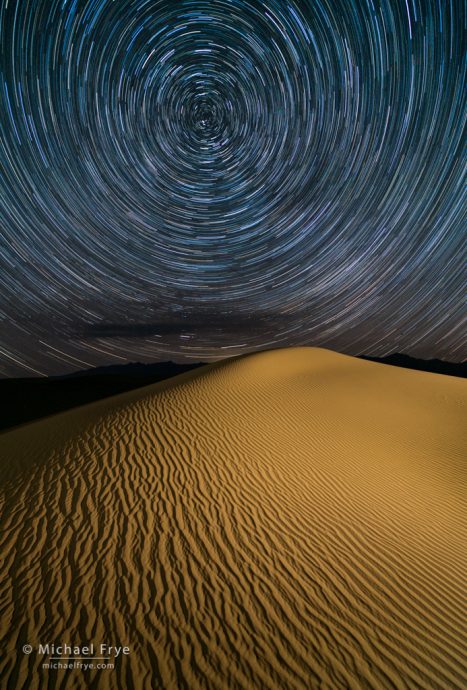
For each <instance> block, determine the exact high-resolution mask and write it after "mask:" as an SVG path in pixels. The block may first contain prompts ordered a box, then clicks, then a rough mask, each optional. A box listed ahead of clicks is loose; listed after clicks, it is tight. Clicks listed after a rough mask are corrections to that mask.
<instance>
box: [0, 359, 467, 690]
mask: <svg viewBox="0 0 467 690" xmlns="http://www.w3.org/2000/svg"><path fill="white" fill-rule="evenodd" d="M465 399H466V384H465V382H464V381H462V380H460V379H454V378H452V377H448V376H445V377H443V376H440V375H436V374H427V373H421V372H414V371H409V370H403V369H397V368H394V367H389V366H385V365H381V364H374V363H371V362H365V361H361V360H357V359H354V358H351V357H346V356H343V355H337V354H335V353H331V352H328V351H325V350H317V349H312V348H301V349H289V350H278V351H273V352H267V353H261V354H258V355H251V356H249V357H245V358H240V359H237V360H234V361H230V362H228V363H225V364H221V365H213V366H210V367H206V368H203V369H200V370H198V371H196V372H193V373H190V374H186V375H183V376H181V377H177V378H176V379H173V380H172V381H171V382H168V383H167V382H164V383H163V384H157V385H154V386H151V387H149V388H144V389H139V390H137V391H133V392H132V393H129V394H125V395H122V396H118V397H115V398H112V399H109V400H105V401H103V402H101V403H95V404H92V405H88V406H86V407H84V408H80V409H77V410H74V411H70V412H67V413H63V414H61V415H57V416H55V417H51V418H48V419H46V420H41V421H39V422H37V423H33V424H29V425H26V426H25V427H23V428H20V429H17V430H15V431H12V432H8V433H5V434H3V435H1V436H0V455H1V460H2V461H1V484H0V489H1V497H2V498H1V500H2V514H3V518H2V531H1V541H0V561H1V562H2V564H3V565H2V578H1V589H0V607H1V608H0V612H1V616H0V627H1V636H0V637H1V639H0V649H1V655H0V659H1V661H0V678H1V681H0V685H1V687H2V688H15V689H16V688H28V689H34V688H46V687H47V688H102V689H103V690H112V689H113V688H122V689H125V690H131V688H138V690H139V689H141V690H146V689H152V688H164V689H170V690H171V689H177V690H178V689H179V688H180V689H183V690H185V689H186V690H198V689H205V690H228V689H242V690H243V689H245V690H246V689H254V688H258V689H259V688H261V689H262V688H267V689H270V690H279V689H281V688H284V689H287V690H289V689H295V688H296V689H299V688H300V689H301V688H307V689H310V688H320V689H321V690H324V689H326V690H338V689H340V688H350V689H355V690H361V689H362V688H377V689H380V688H396V689H398V690H402V689H404V688H441V689H443V690H445V689H446V688H465V687H467V586H466V583H467V500H466V499H467V465H466V461H465V460H466V454H465V438H464V439H463V438H462V432H461V430H462V428H463V421H464V420H463V417H464V416H465V407H463V406H464V405H465ZM463 442H464V443H463ZM46 642H49V643H53V642H55V643H56V644H58V643H59V642H71V643H74V644H85V643H87V642H95V643H96V644H98V643H101V642H107V643H108V644H120V645H128V646H129V647H130V654H129V655H128V656H126V657H124V658H119V659H117V661H116V663H115V669H114V670H106V671H82V670H72V671H67V670H55V671H52V670H50V669H43V668H42V663H43V662H44V661H45V660H46V659H44V658H42V657H41V656H40V655H39V654H38V653H37V652H36V650H34V651H33V653H32V654H30V655H25V654H23V653H22V651H21V648H22V646H23V645H24V644H26V643H29V644H31V645H33V646H34V647H35V646H36V645H38V644H39V643H46Z"/></svg>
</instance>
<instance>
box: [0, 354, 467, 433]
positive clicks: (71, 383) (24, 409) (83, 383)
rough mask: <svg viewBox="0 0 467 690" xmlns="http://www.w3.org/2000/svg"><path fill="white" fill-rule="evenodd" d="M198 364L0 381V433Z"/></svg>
mask: <svg viewBox="0 0 467 690" xmlns="http://www.w3.org/2000/svg"><path fill="white" fill-rule="evenodd" d="M362 359H367V360H370V361H373V362H380V363H382V364H390V365H394V366H398V367H405V368H409V369H418V370H420V371H430V372H434V373H437V374H448V375H450V376H459V377H463V378H465V377H466V375H467V363H466V362H463V363H453V362H444V361H442V360H439V359H431V360H422V359H415V358H413V357H409V356H408V355H402V354H393V355H389V356H388V357H367V356H363V357H362ZM202 365H203V363H201V362H197V363H194V364H177V363H176V362H157V363H155V364H141V363H139V362H136V363H130V364H123V365H111V366H105V367H97V368H95V369H87V370H85V371H78V372H75V373H73V374H68V375H66V376H50V377H46V378H17V379H0V430H5V429H8V428H10V427H14V426H17V425H19V424H24V423H26V422H30V421H33V420H34V419H39V418H40V417H47V416H49V415H52V414H56V413H57V412H63V411H64V410H68V409H71V408H72V407H77V406H79V405H86V404H87V403H90V402H94V401H95V400H101V399H102V398H107V397H109V396H111V395H117V394H118V393H125V392H126V391H130V390H133V389H135V388H140V387H142V386H149V385H150V384H152V383H157V382H158V381H163V380H164V379H168V378H171V377H172V376H176V375H177V374H182V373H184V372H186V371H190V370H191V369H196V368H197V367H200V366H202Z"/></svg>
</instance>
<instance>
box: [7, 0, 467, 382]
mask: <svg viewBox="0 0 467 690" xmlns="http://www.w3.org/2000/svg"><path fill="white" fill-rule="evenodd" d="M465 21H466V15H465V7H464V3H463V2H461V1H458V0H450V1H449V0H358V1H356V0H345V1H344V0H342V1H340V0H316V1H313V2H312V1H311V0H308V1H305V0H303V1H300V0H290V1H287V0H280V1H279V0H277V1H276V0H268V1H267V2H263V1H262V0H241V1H240V0H196V1H194V0H180V1H178V2H174V1H173V0H170V1H169V0H159V1H157V0H151V1H149V0H129V1H128V2H114V1H113V0H59V1H58V0H21V2H13V0H0V31H1V41H0V44H1V57H0V128H1V137H0V161H1V165H2V181H1V191H2V194H1V200H0V204H1V206H0V208H1V246H0V268H1V274H0V286H1V295H2V298H1V303H0V318H1V319H2V321H1V324H2V325H1V328H2V335H1V336H0V338H1V345H0V361H1V362H2V364H1V369H0V374H3V375H6V374H18V373H22V374H23V375H24V374H26V373H28V372H29V373H31V371H32V372H37V373H56V372H60V371H68V370H70V369H73V368H74V369H76V368H80V367H82V366H84V365H94V364H99V363H105V362H111V361H118V360H128V359H135V358H139V359H143V360H155V359H161V358H166V357H167V356H168V355H170V356H171V357H172V358H175V359H176V358H179V359H180V358H196V359H209V358H213V357H216V356H219V354H220V353H221V354H222V355H229V354H235V353H240V352H243V351H249V350H252V349H255V348H260V347H270V346H273V345H277V346H282V345H295V344H314V345H318V346H327V347H331V348H334V349H338V350H341V351H346V352H352V353H355V354H358V353H371V354H376V355H378V354H385V353H387V352H390V351H395V350H398V351H403V352H407V353H409V354H415V355H418V356H428V357H430V356H438V357H444V358H448V359H456V358H457V359H459V358H460V357H462V356H463V355H464V354H465V351H464V350H463V341H462V329H461V323H462V320H461V316H462V300H461V296H462V280H461V276H462V273H461V262H462V255H463V253H465V245H464V244H463V229H464V227H465V220H466V218H465V197H464V196H463V191H464V190H463V170H464V166H465V130H464V127H465V100H464V98H465V96H464V94H465V68H466V61H465V43H464V42H463V36H464V33H463V31H464V28H465ZM220 348H222V350H220Z"/></svg>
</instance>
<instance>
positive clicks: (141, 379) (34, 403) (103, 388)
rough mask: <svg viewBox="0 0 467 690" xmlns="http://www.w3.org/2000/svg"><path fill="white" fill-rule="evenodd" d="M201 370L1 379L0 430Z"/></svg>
mask: <svg viewBox="0 0 467 690" xmlns="http://www.w3.org/2000/svg"><path fill="white" fill-rule="evenodd" d="M199 366H202V365H201V364H199V363H196V364H176V363H175V362H158V363H156V364H140V363H131V364H123V365H117V366H108V367H97V368H96V369H88V370H85V371H78V372H76V373H73V374H68V375H66V376H49V377H45V378H18V379H0V430H1V429H8V428H10V427H13V426H17V425H18V424H24V423H25V422H30V421H32V420H34V419H39V418H40V417H48V416H49V415H52V414H56V413H57V412H63V411H65V410H69V409H71V408H72V407H78V406H79V405H86V404H87V403H90V402H94V401H95V400H101V399H102V398H108V397H109V396H111V395H118V394H119V393H125V392H126V391H130V390H133V389H134V388H141V387H142V386H149V385H150V384H151V383H157V382H158V381H163V380H164V379H168V378H171V377H172V376H177V374H183V373H184V372H186V371H190V369H195V368H196V367H199Z"/></svg>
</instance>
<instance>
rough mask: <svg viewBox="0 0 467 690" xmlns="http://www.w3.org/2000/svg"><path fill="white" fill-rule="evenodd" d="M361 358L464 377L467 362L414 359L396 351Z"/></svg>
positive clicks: (466, 371)
mask: <svg viewBox="0 0 467 690" xmlns="http://www.w3.org/2000/svg"><path fill="white" fill-rule="evenodd" d="M361 359H367V360H369V361H370V362H380V363H381V364H391V365H392V366H395V367H403V368H404V369H416V370H417V371H430V372H431V373H433V374H447V375H448V376H458V377H460V378H464V379H465V378H466V377H467V362H445V361H444V360H442V359H416V358H415V357H410V356H409V355H402V354H400V353H398V352H396V353H394V354H392V355H387V356H386V357H367V356H366V355H362V357H361Z"/></svg>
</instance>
